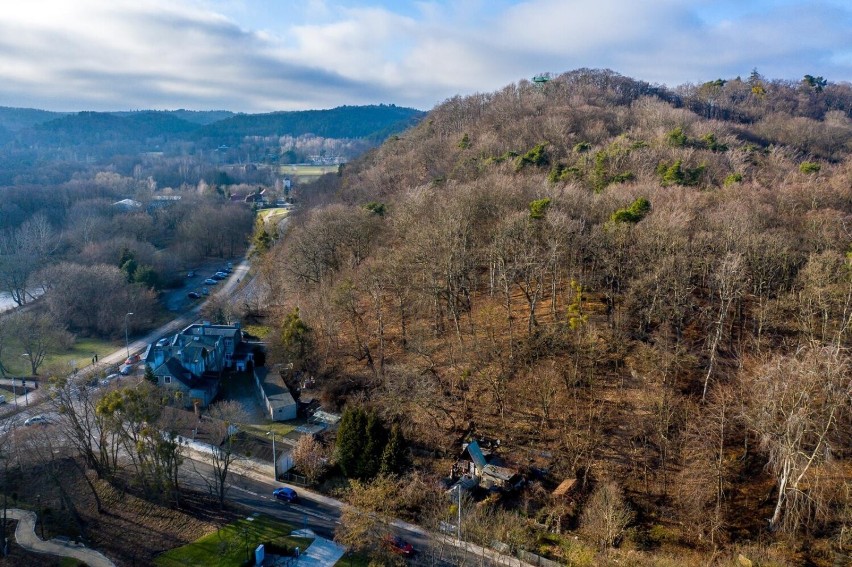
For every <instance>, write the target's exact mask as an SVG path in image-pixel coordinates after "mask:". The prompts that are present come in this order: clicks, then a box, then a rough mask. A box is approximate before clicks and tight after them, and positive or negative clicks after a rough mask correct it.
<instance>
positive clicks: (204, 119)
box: [0, 105, 424, 156]
mask: <svg viewBox="0 0 852 567" xmlns="http://www.w3.org/2000/svg"><path fill="white" fill-rule="evenodd" d="M423 115H424V113H423V112H421V111H419V110H415V109H413V108H403V107H398V106H394V105H373V106H341V107H338V108H334V109H331V110H307V111H293V112H272V113H268V114H236V115H235V114H233V113H231V112H228V111H210V112H195V111H190V110H176V111H152V110H146V111H132V112H130V111H128V112H78V113H74V114H63V113H55V112H47V111H42V110H34V109H0V142H3V141H8V140H9V139H10V138H11V137H14V136H13V134H14V135H15V136H17V137H18V138H19V139H20V140H21V141H23V142H25V143H27V144H29V145H36V144H37V145H39V146H41V147H63V148H67V147H69V146H70V147H87V148H88V150H87V151H91V153H92V154H95V155H100V156H104V155H106V154H109V151H110V150H109V148H106V147H103V146H104V145H105V144H106V145H110V144H115V143H117V144H120V145H121V146H122V147H123V148H124V150H123V151H127V150H128V149H129V148H132V147H136V148H137V149H139V150H145V149H147V148H146V145H151V144H156V145H158V146H159V145H162V144H166V143H169V142H194V143H202V145H204V146H207V147H210V146H212V147H216V146H219V145H221V144H228V145H236V144H238V143H239V142H240V141H241V140H242V139H243V138H244V137H246V136H285V135H290V136H294V137H297V136H301V135H304V134H314V135H316V136H320V137H324V138H360V139H369V140H372V141H375V142H381V141H382V140H383V139H384V138H386V137H387V136H389V135H391V134H393V133H395V132H399V131H401V130H404V129H405V128H408V127H409V126H411V125H413V124H415V123H416V122H417V120H419V119H420V118H421V117H422V116H423ZM3 129H5V130H6V131H7V132H4V130H3Z"/></svg>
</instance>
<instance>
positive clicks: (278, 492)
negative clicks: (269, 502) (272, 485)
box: [272, 486, 299, 502]
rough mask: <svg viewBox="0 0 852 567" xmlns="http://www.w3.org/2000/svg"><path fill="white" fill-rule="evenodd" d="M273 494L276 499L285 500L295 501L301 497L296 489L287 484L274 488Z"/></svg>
mask: <svg viewBox="0 0 852 567" xmlns="http://www.w3.org/2000/svg"><path fill="white" fill-rule="evenodd" d="M272 496H274V497H275V499H276V500H281V501H283V502H295V501H296V499H297V498H298V497H299V495H298V494H296V491H295V490H293V489H292V488H287V487H286V486H281V487H279V488H276V489H275V490H273V491H272Z"/></svg>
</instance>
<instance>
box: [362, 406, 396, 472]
mask: <svg viewBox="0 0 852 567" xmlns="http://www.w3.org/2000/svg"><path fill="white" fill-rule="evenodd" d="M363 438H364V440H365V441H364V450H363V451H362V452H361V455H360V458H359V462H358V473H357V476H358V478H360V479H363V480H367V479H371V478H373V477H374V476H376V475H377V474H378V473H379V469H380V468H381V464H382V455H383V453H384V450H385V445H387V443H388V432H387V429H385V426H384V424H383V423H382V420H381V419H380V418H379V416H378V415H376V412H374V411H371V412H369V413H367V414H366V422H365V424H364V436H363Z"/></svg>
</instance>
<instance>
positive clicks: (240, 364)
mask: <svg viewBox="0 0 852 567" xmlns="http://www.w3.org/2000/svg"><path fill="white" fill-rule="evenodd" d="M143 360H144V362H145V364H146V366H148V367H150V368H151V370H153V372H154V376H156V377H157V385H158V386H161V387H163V388H169V389H172V390H177V391H180V392H182V393H183V397H184V400H185V404H186V406H187V407H191V406H194V405H198V406H200V407H206V406H207V405H209V404H210V402H212V401H213V399H214V398H215V397H216V394H217V393H218V392H219V378H220V377H221V375H222V371H223V370H225V369H226V368H237V369H238V370H244V369H245V368H246V365H247V364H248V363H249V362H251V361H252V353H251V351H250V349H248V348H247V345H246V344H245V343H243V342H242V331H241V330H240V327H239V325H211V324H210V323H201V324H193V325H190V326H188V327H187V328H185V329H184V330H182V331H181V332H180V333H177V334H176V335H173V336H172V337H169V338H164V339H160V340H159V341H157V342H156V343H152V344H150V345H148V348H147V350H146V351H145V354H144V356H143Z"/></svg>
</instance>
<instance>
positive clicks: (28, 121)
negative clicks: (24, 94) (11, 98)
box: [0, 106, 67, 132]
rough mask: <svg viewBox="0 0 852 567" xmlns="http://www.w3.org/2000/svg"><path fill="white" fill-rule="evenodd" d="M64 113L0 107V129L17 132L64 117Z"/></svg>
mask: <svg viewBox="0 0 852 567" xmlns="http://www.w3.org/2000/svg"><path fill="white" fill-rule="evenodd" d="M66 114H67V113H65V112H50V111H48V110H38V109H35V108H12V107H9V106H0V127H3V128H5V129H6V130H9V131H10V132H17V131H18V130H24V129H25V128H32V127H33V126H35V125H37V124H42V123H44V122H48V121H50V120H55V119H56V118H59V117H62V116H65V115H66Z"/></svg>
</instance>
